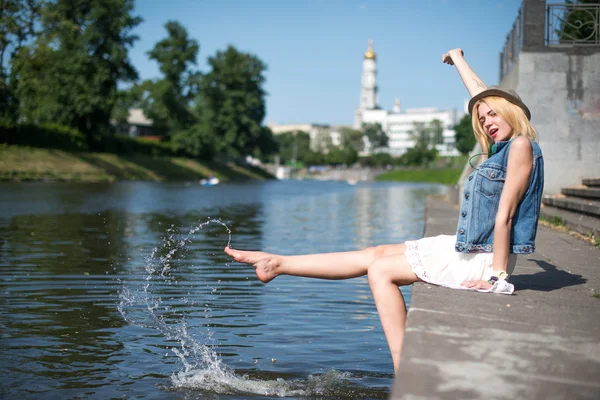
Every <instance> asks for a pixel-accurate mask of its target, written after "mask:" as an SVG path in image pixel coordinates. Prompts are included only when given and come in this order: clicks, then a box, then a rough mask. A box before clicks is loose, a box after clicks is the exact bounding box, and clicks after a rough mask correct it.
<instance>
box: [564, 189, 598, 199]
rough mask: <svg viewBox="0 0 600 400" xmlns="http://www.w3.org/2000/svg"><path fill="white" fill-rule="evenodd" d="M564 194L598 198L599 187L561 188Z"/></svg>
mask: <svg viewBox="0 0 600 400" xmlns="http://www.w3.org/2000/svg"><path fill="white" fill-rule="evenodd" d="M560 192H561V193H562V194H564V195H565V196H575V197H585V198H588V199H600V187H597V188H563V189H561V191H560Z"/></svg>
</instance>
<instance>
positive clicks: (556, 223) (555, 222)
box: [540, 216, 566, 228]
mask: <svg viewBox="0 0 600 400" xmlns="http://www.w3.org/2000/svg"><path fill="white" fill-rule="evenodd" d="M540 221H542V222H545V223H546V224H548V225H552V226H553V227H555V228H559V227H562V228H566V224H565V221H563V219H562V218H561V217H556V216H555V217H552V218H546V217H540Z"/></svg>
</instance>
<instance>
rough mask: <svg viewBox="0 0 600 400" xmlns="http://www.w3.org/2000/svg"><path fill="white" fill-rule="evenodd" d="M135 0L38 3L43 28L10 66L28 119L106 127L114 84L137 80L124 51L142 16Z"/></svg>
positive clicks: (85, 128)
mask: <svg viewBox="0 0 600 400" xmlns="http://www.w3.org/2000/svg"><path fill="white" fill-rule="evenodd" d="M132 11H133V0H56V1H53V2H46V3H44V6H43V8H42V19H41V22H40V23H41V28H42V29H41V30H40V33H39V35H38V36H37V39H36V41H35V42H34V43H32V44H30V45H28V46H24V47H23V48H21V50H20V51H19V53H18V55H17V56H16V57H15V59H14V62H13V65H12V67H13V68H14V69H15V72H16V74H17V75H18V81H19V84H18V86H17V91H16V93H17V96H18V98H19V101H20V112H21V117H22V118H23V120H25V121H26V122H30V123H43V122H54V123H59V124H63V125H67V126H71V127H73V128H76V129H78V130H80V131H81V132H83V133H85V134H86V135H87V136H88V138H90V139H93V138H97V134H98V133H102V132H107V131H110V119H111V114H112V111H113V108H114V106H115V104H116V102H117V101H118V98H119V94H118V90H117V84H118V83H119V82H132V81H134V80H136V79H137V72H136V70H135V69H134V68H133V66H132V65H131V63H130V61H129V58H128V56H127V51H128V49H129V47H131V46H132V45H133V43H134V42H135V40H137V36H135V35H133V34H132V33H131V32H132V30H133V29H134V28H135V27H136V26H137V25H138V24H139V23H140V22H141V18H139V17H135V16H132V15H131V12H132Z"/></svg>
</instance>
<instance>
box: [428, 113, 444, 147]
mask: <svg viewBox="0 0 600 400" xmlns="http://www.w3.org/2000/svg"><path fill="white" fill-rule="evenodd" d="M429 133H430V135H431V143H432V144H433V145H434V146H435V145H437V144H442V143H444V124H443V123H442V121H440V120H439V119H434V120H433V121H431V122H430V123H429Z"/></svg>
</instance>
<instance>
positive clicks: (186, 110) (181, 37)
mask: <svg viewBox="0 0 600 400" xmlns="http://www.w3.org/2000/svg"><path fill="white" fill-rule="evenodd" d="M165 29H166V30H167V37H166V38H165V39H163V40H161V41H159V42H158V43H156V44H155V45H154V47H153V48H152V50H150V51H149V52H148V53H147V54H148V57H149V58H150V59H151V60H154V61H156V62H157V63H158V65H159V69H160V71H161V72H162V74H163V76H164V77H163V78H162V79H157V80H146V81H144V82H142V83H141V84H139V85H136V86H134V87H133V88H132V89H131V92H132V93H133V97H134V99H135V100H136V103H137V105H138V106H139V107H141V108H142V109H143V110H144V114H145V115H146V116H148V118H150V119H152V121H153V129H154V130H155V131H156V132H158V133H161V134H163V135H165V136H170V135H172V134H177V133H183V134H184V135H185V134H186V132H188V131H187V129H189V128H190V127H191V126H192V125H193V124H194V123H195V122H196V121H197V116H196V115H194V112H193V109H192V106H193V104H192V101H193V100H195V99H196V97H197V95H198V89H199V86H200V79H201V74H200V72H199V71H197V70H195V69H194V68H193V66H194V65H196V58H197V56H198V51H199V48H200V46H199V45H198V42H197V41H196V40H194V39H190V38H189V37H188V33H187V30H186V29H185V27H183V26H182V25H181V24H180V23H179V22H176V21H169V22H167V23H166V24H165ZM197 129H198V127H196V128H195V129H194V130H196V131H197ZM181 131H183V132H181ZM192 136H194V137H195V136H196V135H193V134H192ZM179 139H181V138H179ZM178 142H179V143H180V144H181V143H182V142H189V140H186V139H183V140H179V141H178Z"/></svg>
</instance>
